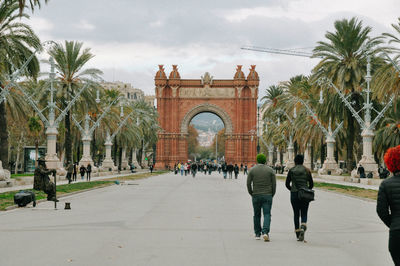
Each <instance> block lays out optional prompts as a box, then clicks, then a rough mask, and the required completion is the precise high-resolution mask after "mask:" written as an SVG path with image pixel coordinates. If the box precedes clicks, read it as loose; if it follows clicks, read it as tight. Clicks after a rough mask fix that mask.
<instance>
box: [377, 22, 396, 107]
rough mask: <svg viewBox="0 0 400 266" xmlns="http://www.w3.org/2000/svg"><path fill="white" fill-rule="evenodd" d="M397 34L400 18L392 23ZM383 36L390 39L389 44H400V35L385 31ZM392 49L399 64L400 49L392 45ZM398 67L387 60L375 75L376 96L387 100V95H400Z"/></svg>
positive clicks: (384, 100)
mask: <svg viewBox="0 0 400 266" xmlns="http://www.w3.org/2000/svg"><path fill="white" fill-rule="evenodd" d="M392 27H393V29H394V30H395V31H396V34H397V35H400V18H398V22H397V24H392ZM382 35H383V36H385V37H386V38H388V39H389V44H397V45H399V44H400V37H399V36H396V35H395V34H391V33H383V34H382ZM391 51H392V52H395V53H396V55H395V57H394V61H395V63H396V64H397V65H399V64H398V62H399V59H400V49H399V48H395V47H391ZM399 74H400V73H398V71H397V69H395V68H394V66H393V65H392V63H391V62H387V63H385V64H383V65H382V67H381V68H380V69H379V70H378V71H377V73H376V75H374V80H373V86H372V87H373V89H374V93H375V96H376V98H378V100H379V101H383V102H387V97H388V96H391V95H394V96H395V97H396V98H398V97H399V96H400V78H399Z"/></svg>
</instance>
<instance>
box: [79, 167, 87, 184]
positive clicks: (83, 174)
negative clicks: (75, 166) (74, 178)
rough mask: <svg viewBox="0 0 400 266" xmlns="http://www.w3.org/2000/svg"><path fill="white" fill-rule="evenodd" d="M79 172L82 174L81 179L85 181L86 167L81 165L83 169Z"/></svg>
mask: <svg viewBox="0 0 400 266" xmlns="http://www.w3.org/2000/svg"><path fill="white" fill-rule="evenodd" d="M79 172H80V173H81V179H82V180H83V179H84V178H85V172H86V168H85V166H83V165H81V167H80V168H79Z"/></svg>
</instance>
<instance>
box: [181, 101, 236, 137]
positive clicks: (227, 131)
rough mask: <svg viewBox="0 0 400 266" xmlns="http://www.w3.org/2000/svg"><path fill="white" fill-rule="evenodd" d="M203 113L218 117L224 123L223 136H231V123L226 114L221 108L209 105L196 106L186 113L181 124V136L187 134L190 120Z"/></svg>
mask: <svg viewBox="0 0 400 266" xmlns="http://www.w3.org/2000/svg"><path fill="white" fill-rule="evenodd" d="M204 112H210V113H214V114H216V115H218V116H219V117H220V118H221V119H222V121H223V122H224V125H225V134H227V135H232V134H233V123H232V120H231V118H230V117H229V115H228V113H227V112H226V111H225V110H224V109H222V108H221V107H219V106H217V105H214V104H210V103H202V104H199V105H196V106H195V107H193V108H192V109H190V110H189V112H187V113H186V115H185V116H184V117H183V120H182V122H181V134H188V127H189V123H190V121H191V120H192V118H193V117H194V116H196V115H197V114H199V113H204Z"/></svg>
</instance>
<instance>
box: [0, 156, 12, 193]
mask: <svg viewBox="0 0 400 266" xmlns="http://www.w3.org/2000/svg"><path fill="white" fill-rule="evenodd" d="M13 185H14V180H11V173H10V171H8V170H6V169H3V164H2V162H1V161H0V187H12V186H13Z"/></svg>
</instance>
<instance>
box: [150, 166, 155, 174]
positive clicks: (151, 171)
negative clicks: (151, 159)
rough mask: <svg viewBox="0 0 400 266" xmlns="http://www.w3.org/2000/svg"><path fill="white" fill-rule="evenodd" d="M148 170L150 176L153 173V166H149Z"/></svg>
mask: <svg viewBox="0 0 400 266" xmlns="http://www.w3.org/2000/svg"><path fill="white" fill-rule="evenodd" d="M149 169H150V174H152V173H153V169H154V166H153V164H150V166H149Z"/></svg>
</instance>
